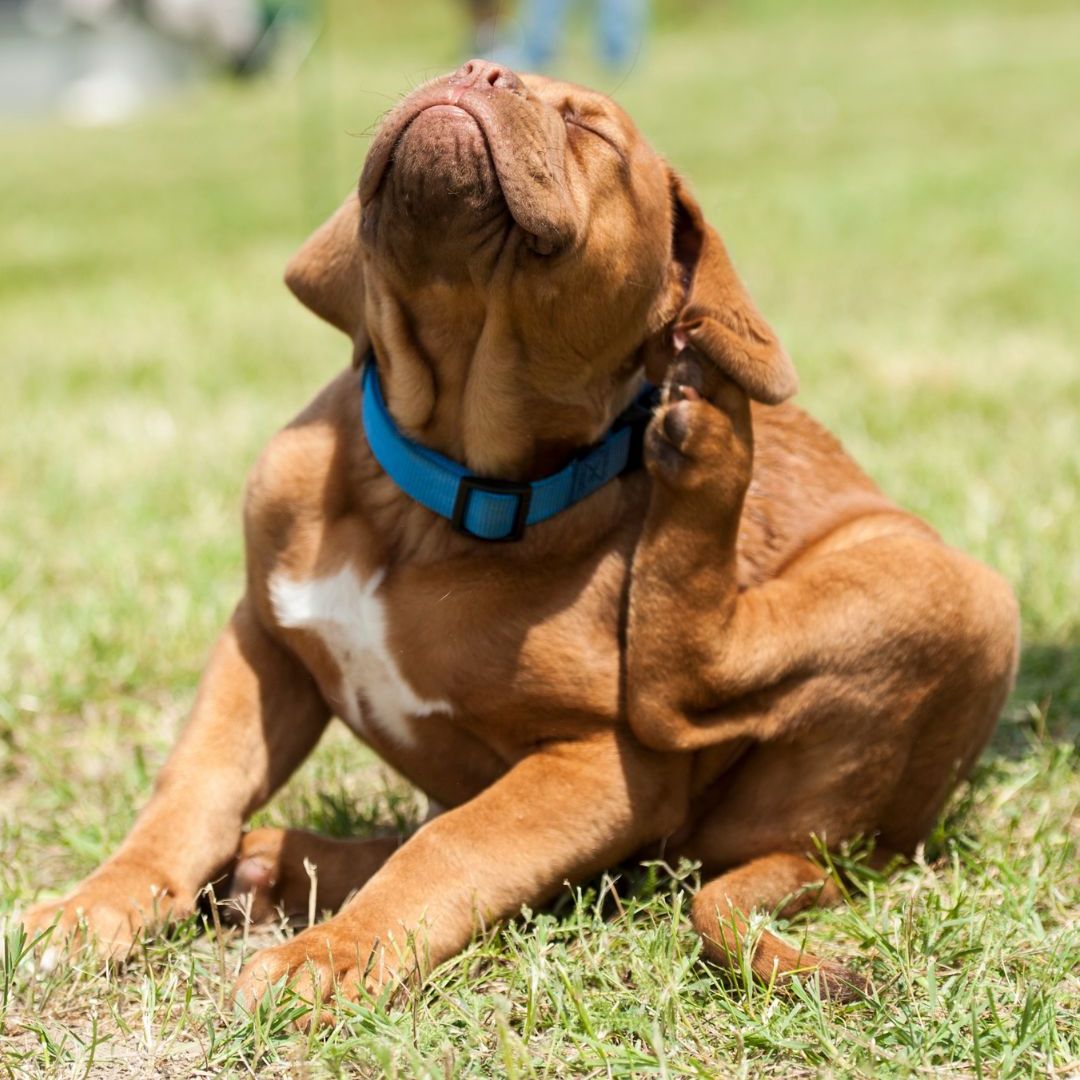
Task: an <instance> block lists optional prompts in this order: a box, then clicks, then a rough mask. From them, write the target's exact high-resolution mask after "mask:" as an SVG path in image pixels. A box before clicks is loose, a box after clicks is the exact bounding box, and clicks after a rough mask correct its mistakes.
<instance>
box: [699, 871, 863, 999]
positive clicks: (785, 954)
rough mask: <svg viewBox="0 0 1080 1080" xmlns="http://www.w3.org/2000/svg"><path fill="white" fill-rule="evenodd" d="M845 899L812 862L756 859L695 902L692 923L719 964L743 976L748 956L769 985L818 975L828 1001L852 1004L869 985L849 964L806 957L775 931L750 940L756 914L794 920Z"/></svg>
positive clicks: (709, 887)
mask: <svg viewBox="0 0 1080 1080" xmlns="http://www.w3.org/2000/svg"><path fill="white" fill-rule="evenodd" d="M839 898H840V891H839V889H838V888H837V887H836V884H835V882H833V881H832V880H831V879H830V878H829V877H828V875H827V872H826V871H824V870H823V869H822V868H821V867H819V866H816V865H815V864H814V863H813V862H811V861H810V859H808V858H806V857H804V856H802V855H794V854H784V853H776V854H773V855H765V856H763V857H761V858H758V859H753V860H751V861H750V862H748V863H744V864H743V865H742V866H739V867H737V868H735V869H734V870H729V871H728V872H727V873H725V874H721V875H720V876H719V877H717V878H714V879H713V880H712V881H709V882H707V883H706V884H705V885H703V886H702V888H701V891H700V892H699V893H698V894H697V896H696V897H695V898H694V905H693V908H692V911H691V919H692V921H693V924H694V929H696V930H697V932H698V933H699V934H700V935H701V938H702V943H703V945H704V950H705V954H706V955H707V956H708V957H709V958H710V959H711V960H714V961H715V962H716V963H718V964H721V965H722V966H724V967H727V968H731V969H733V970H735V971H738V970H739V969H740V968H741V967H742V964H743V962H744V959H747V957H746V952H747V951H748V952H749V956H748V960H749V966H750V969H751V971H753V973H754V975H755V976H756V977H757V978H759V979H761V980H762V981H763V982H765V983H770V982H773V981H777V982H783V981H786V980H788V979H790V978H791V976H793V975H806V976H813V975H815V974H816V975H817V978H818V979H819V980H820V982H819V985H820V992H821V995H822V996H823V997H826V996H827V997H830V998H832V999H834V1000H847V999H850V998H852V997H854V996H856V995H857V994H858V993H859V992H860V991H862V990H864V989H865V987H866V980H865V979H863V978H862V977H861V976H859V975H856V974H855V973H854V972H853V971H851V970H849V969H848V968H847V967H845V966H844V965H843V964H839V963H836V962H835V961H831V960H822V959H820V958H819V957H817V956H813V955H811V954H810V953H807V952H804V951H802V950H801V949H799V948H796V947H795V946H793V945H789V944H787V942H785V941H782V940H781V939H780V938H779V937H777V936H776V935H775V934H773V933H771V932H770V931H769V930H762V931H761V933H760V934H759V935H758V936H757V937H756V938H755V939H752V940H748V933H749V930H750V924H749V921H748V916H749V915H750V914H751V913H752V912H754V911H764V912H774V911H775V912H777V913H778V914H781V915H785V916H787V915H794V914H796V913H798V912H800V911H804V910H805V909H806V908H808V907H812V906H813V905H815V904H830V903H835V902H836V901H837V900H838V899H839Z"/></svg>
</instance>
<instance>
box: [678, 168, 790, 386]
mask: <svg viewBox="0 0 1080 1080" xmlns="http://www.w3.org/2000/svg"><path fill="white" fill-rule="evenodd" d="M671 193H672V202H673V205H674V214H675V217H674V224H673V232H674V237H673V254H674V258H675V262H676V265H677V269H678V271H679V272H680V273H681V275H682V280H683V285H684V287H685V299H684V301H683V306H682V309H681V310H680V311H679V313H678V315H677V316H676V318H675V323H674V326H673V328H672V336H673V339H674V342H675V347H676V349H679V348H681V347H682V346H683V345H686V344H690V345H693V346H694V347H695V348H696V349H697V350H698V351H699V352H701V353H703V354H704V355H705V356H707V357H708V358H709V359H710V360H711V361H712V362H713V363H714V364H716V366H717V367H718V368H720V370H721V371H723V372H724V374H725V375H727V376H728V377H729V378H730V379H731V380H732V381H733V382H735V383H737V384H738V385H739V386H741V387H742V388H743V390H745V391H746V393H747V394H748V395H749V396H750V397H751V398H753V399H754V400H755V401H762V402H765V404H767V405H777V404H779V403H780V402H781V401H784V400H785V399H786V398H789V397H791V395H792V394H794V393H795V391H796V390H797V389H798V387H799V380H798V376H796V374H795V368H794V367H793V366H792V364H791V361H790V360H789V359H788V355H787V353H786V352H785V351H784V347H783V346H782V345H781V344H780V342H779V340H778V339H777V337H776V334H774V333H773V331H772V329H771V328H770V326H769V324H768V323H767V322H766V321H765V320H764V318H762V316H761V313H760V312H759V311H758V309H757V308H756V307H755V306H754V301H753V300H751V299H750V294H749V293H748V292H747V291H746V288H745V287H744V286H743V284H742V282H741V281H740V280H739V279H738V277H737V276H736V274H735V269H734V267H733V266H732V265H731V260H730V259H729V258H728V254H727V251H726V250H725V249H724V243H723V241H722V240H721V239H720V236H719V235H718V234H717V232H716V230H715V229H714V228H713V227H712V226H711V225H709V223H708V222H707V221H706V220H705V217H704V215H703V214H702V212H701V207H700V206H699V205H698V203H697V201H696V200H695V199H694V197H693V196H692V195H691V194H690V193H689V191H688V190H687V188H686V185H685V184H684V183H683V181H682V180H681V179H680V178H679V177H678V176H676V175H675V174H674V173H672V175H671Z"/></svg>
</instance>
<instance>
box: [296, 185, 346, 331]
mask: <svg viewBox="0 0 1080 1080" xmlns="http://www.w3.org/2000/svg"><path fill="white" fill-rule="evenodd" d="M285 284H286V285H288V286H289V288H290V289H292V291H293V293H294V294H295V295H296V297H297V299H298V300H299V301H300V302H301V303H302V304H304V305H306V306H307V307H309V308H310V309H311V310H312V311H314V312H315V314H316V315H318V316H319V317H320V318H323V319H325V320H326V321H327V322H328V323H330V324H331V325H333V326H336V327H337V328H338V329H339V330H344V331H345V333H346V334H348V335H349V337H351V338H352V339H353V341H354V342H357V343H358V346H359V339H360V338H361V336H364V337H366V334H364V268H363V262H362V258H361V254H360V199H359V197H358V196H357V194H356V192H355V191H353V192H351V193H350V194H349V196H348V198H347V199H346V200H345V201H344V202H343V203H342V204H341V206H339V207H338V209H337V210H336V211H334V213H333V215H332V216H331V217H330V219H329V220H328V221H325V222H323V224H322V225H320V226H319V227H318V228H317V229H316V230H315V231H314V232H313V233H312V234H311V235H310V236H309V237H308V238H307V240H305V241H304V244H303V246H302V247H301V248H300V250H299V251H298V252H297V253H296V254H295V255H294V256H293V257H292V258H291V259H290V260H289V265H288V266H287V267H286V268H285ZM365 347H366V346H365Z"/></svg>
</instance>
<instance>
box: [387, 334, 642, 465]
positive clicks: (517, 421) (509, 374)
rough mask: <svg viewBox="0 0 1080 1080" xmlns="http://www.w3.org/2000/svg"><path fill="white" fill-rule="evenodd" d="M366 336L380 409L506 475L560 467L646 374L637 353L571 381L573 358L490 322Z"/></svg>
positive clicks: (426, 442)
mask: <svg viewBox="0 0 1080 1080" xmlns="http://www.w3.org/2000/svg"><path fill="white" fill-rule="evenodd" d="M373 338H374V347H375V355H376V358H377V363H378V368H379V374H380V379H381V381H382V385H383V388H384V393H385V397H386V405H387V409H388V411H389V413H390V415H391V416H392V417H393V419H394V422H395V423H396V424H397V425H398V427H399V428H400V430H401V431H402V432H403V433H404V434H406V435H407V436H408V437H409V438H411V439H413V440H414V441H415V442H418V443H420V444H421V445H422V446H426V447H428V448H429V449H431V450H435V451H436V452H438V453H440V454H443V455H445V456H446V457H449V458H451V459H453V460H454V461H457V462H460V463H461V464H462V465H464V466H466V467H467V468H468V469H469V470H470V471H472V472H474V473H476V474H478V475H482V476H489V477H498V478H502V479H507V480H532V479H536V478H538V477H542V476H546V475H548V474H550V473H552V472H554V471H556V470H558V469H559V468H561V467H562V466H563V465H565V464H566V463H567V462H568V461H569V460H570V458H571V457H572V456H573V455H574V454H575V453H576V452H578V451H579V450H580V449H581V448H582V447H584V446H588V445H589V444H591V443H593V442H595V441H596V440H597V439H599V438H600V437H601V436H602V435H603V434H604V432H605V431H606V430H607V429H608V428H609V427H610V425H611V423H612V422H613V421H614V419H615V418H616V417H617V416H618V415H619V413H620V412H622V410H623V409H624V408H626V406H627V405H628V404H629V403H630V402H631V401H632V400H633V399H634V397H635V396H636V394H637V393H638V391H639V390H640V388H641V385H642V382H643V378H644V376H643V374H642V371H641V361H640V358H639V357H638V356H637V355H636V354H635V355H631V356H628V357H626V358H625V359H624V360H623V361H622V363H616V364H614V365H611V369H613V370H611V371H610V374H602V375H600V376H596V377H593V378H592V379H590V380H588V381H586V380H584V379H582V378H581V377H580V376H578V378H576V379H573V380H568V379H567V378H566V377H565V376H564V375H560V367H561V368H562V369H563V370H564V371H565V370H568V369H571V366H572V363H573V362H570V363H565V364H562V365H560V364H559V362H558V361H557V360H553V359H552V358H551V357H550V356H545V357H534V356H531V355H529V354H528V353H527V352H526V351H525V350H524V349H523V348H522V346H521V345H520V343H519V341H518V339H517V338H516V335H514V334H513V333H512V332H505V331H504V330H503V329H502V328H500V327H498V326H493V325H492V324H491V322H490V321H489V322H487V323H485V324H484V327H483V329H482V330H481V332H480V333H474V334H472V335H467V334H463V335H461V336H460V337H457V338H456V339H455V337H454V336H453V335H451V334H445V333H431V332H428V333H427V334H424V333H422V332H417V331H415V330H414V332H413V333H412V334H410V335H409V337H408V338H405V337H404V336H398V335H393V336H391V335H380V334H375V335H373ZM575 366H576V367H577V368H578V370H580V369H581V366H582V365H581V364H580V361H577V362H576V365H575ZM609 370H610V369H609Z"/></svg>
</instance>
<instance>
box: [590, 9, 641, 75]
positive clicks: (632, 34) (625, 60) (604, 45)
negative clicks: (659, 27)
mask: <svg viewBox="0 0 1080 1080" xmlns="http://www.w3.org/2000/svg"><path fill="white" fill-rule="evenodd" d="M596 7H597V11H596V18H597V33H598V35H599V45H600V58H601V59H602V60H603V61H604V63H605V64H607V65H608V66H609V67H613V68H624V67H628V66H629V65H630V64H632V63H633V62H634V60H635V58H636V57H637V54H638V52H639V51H640V49H641V43H642V41H643V39H644V37H645V22H646V18H647V16H648V7H649V5H648V0H597V5H596Z"/></svg>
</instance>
